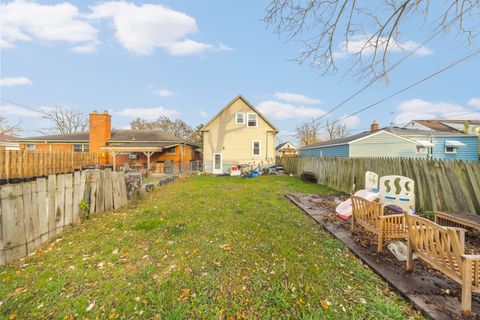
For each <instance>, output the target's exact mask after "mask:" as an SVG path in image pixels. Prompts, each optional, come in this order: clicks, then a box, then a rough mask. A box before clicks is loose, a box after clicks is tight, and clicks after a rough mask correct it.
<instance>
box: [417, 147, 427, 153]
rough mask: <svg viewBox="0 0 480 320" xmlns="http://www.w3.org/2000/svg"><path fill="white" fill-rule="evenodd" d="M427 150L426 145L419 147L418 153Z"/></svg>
mask: <svg viewBox="0 0 480 320" xmlns="http://www.w3.org/2000/svg"><path fill="white" fill-rule="evenodd" d="M425 152H427V148H425V147H417V153H425Z"/></svg>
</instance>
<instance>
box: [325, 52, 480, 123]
mask: <svg viewBox="0 0 480 320" xmlns="http://www.w3.org/2000/svg"><path fill="white" fill-rule="evenodd" d="M479 53H480V48H478V49H476V50H474V51H473V52H472V53H470V54H468V55H466V56H464V57H462V58H460V59H457V60H455V61H453V62H451V63H449V64H448V65H446V66H445V67H443V68H441V69H440V70H437V71H435V72H434V73H431V74H430V75H428V76H426V77H425V78H423V79H420V80H418V81H416V82H414V83H412V84H411V85H409V86H407V87H405V88H403V89H401V90H398V91H396V92H394V93H392V94H390V95H388V96H386V97H384V98H382V99H380V100H378V101H376V102H374V103H371V104H369V105H367V106H365V107H363V108H361V109H359V110H357V111H355V112H353V113H351V114H349V115H347V116H346V117H342V118H341V119H337V120H335V121H333V122H332V123H331V124H330V125H333V124H335V123H337V122H340V121H343V120H345V119H348V118H350V117H353V116H354V115H357V114H359V113H360V112H363V111H365V110H367V109H370V108H372V107H374V106H376V105H379V104H380V103H382V102H385V101H387V100H388V99H391V98H393V97H395V96H398V95H399V94H401V93H403V92H405V91H407V90H409V89H411V88H413V87H416V86H418V85H419V84H421V83H423V82H425V81H427V80H429V79H431V78H434V77H435V76H437V75H439V74H441V73H442V72H445V71H447V70H448V69H450V68H452V67H454V66H456V65H458V64H460V63H462V62H464V61H466V60H468V59H471V58H473V57H474V56H475V55H477V54H479ZM325 128H327V126H323V127H321V128H319V130H321V129H325Z"/></svg>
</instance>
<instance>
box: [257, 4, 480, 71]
mask: <svg viewBox="0 0 480 320" xmlns="http://www.w3.org/2000/svg"><path fill="white" fill-rule="evenodd" d="M431 2H432V1H431V0H415V1H414V0H380V1H357V0H271V2H270V4H269V6H268V7H267V9H266V16H265V21H266V22H267V23H268V25H269V26H270V27H272V28H273V30H274V31H275V32H276V33H278V34H279V35H286V37H287V39H288V40H299V41H301V42H302V43H303V46H304V48H303V50H302V51H301V53H300V54H299V55H298V56H297V57H296V58H295V60H296V61H297V62H299V63H301V64H303V63H305V62H309V63H310V64H311V65H312V66H315V67H318V68H320V69H322V70H323V73H328V72H330V71H334V70H336V69H337V66H336V62H337V60H338V58H339V57H344V56H350V57H351V58H352V59H353V60H352V64H351V66H350V69H349V70H348V71H347V72H349V71H350V72H356V73H358V74H359V76H360V77H372V78H380V77H384V78H385V79H387V74H388V68H389V64H388V57H389V53H390V52H392V51H399V50H404V51H409V52H412V51H414V50H415V51H416V50H420V49H422V46H421V45H420V46H417V47H416V48H412V42H407V43H406V44H405V45H402V42H401V40H402V39H401V38H402V31H403V29H404V27H405V25H406V22H407V21H412V22H414V23H418V22H419V21H418V20H419V18H420V19H423V20H424V24H425V25H428V26H432V27H433V28H432V29H431V30H429V32H430V33H431V37H434V36H436V35H437V34H439V33H440V32H442V31H443V32H445V33H446V32H449V31H450V30H454V31H457V32H459V33H460V34H462V35H466V39H467V42H468V44H469V45H470V44H471V41H472V39H474V37H475V36H476V32H475V31H476V30H475V28H478V24H477V22H478V19H479V14H480V0H447V1H433V3H434V4H433V5H434V6H435V10H433V11H430V5H431ZM420 22H421V21H420ZM429 39H430V38H428V39H427V40H426V42H428V41H429ZM423 49H424V48H423Z"/></svg>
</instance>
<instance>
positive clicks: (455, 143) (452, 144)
mask: <svg viewBox="0 0 480 320" xmlns="http://www.w3.org/2000/svg"><path fill="white" fill-rule="evenodd" d="M465 146H466V144H465V143H462V142H460V141H457V140H447V141H445V147H457V148H461V147H465Z"/></svg>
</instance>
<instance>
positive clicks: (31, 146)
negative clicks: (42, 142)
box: [25, 144, 35, 151]
mask: <svg viewBox="0 0 480 320" xmlns="http://www.w3.org/2000/svg"><path fill="white" fill-rule="evenodd" d="M25 150H28V151H34V150H35V145H34V144H26V145H25Z"/></svg>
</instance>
